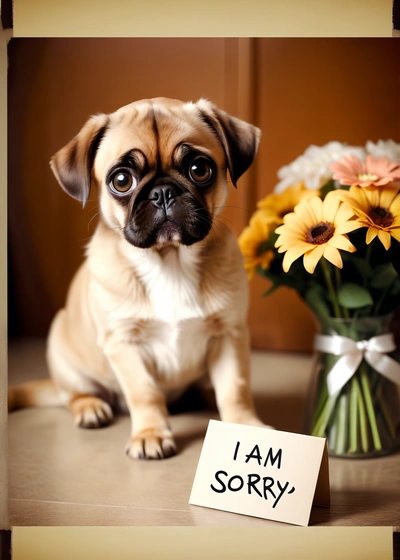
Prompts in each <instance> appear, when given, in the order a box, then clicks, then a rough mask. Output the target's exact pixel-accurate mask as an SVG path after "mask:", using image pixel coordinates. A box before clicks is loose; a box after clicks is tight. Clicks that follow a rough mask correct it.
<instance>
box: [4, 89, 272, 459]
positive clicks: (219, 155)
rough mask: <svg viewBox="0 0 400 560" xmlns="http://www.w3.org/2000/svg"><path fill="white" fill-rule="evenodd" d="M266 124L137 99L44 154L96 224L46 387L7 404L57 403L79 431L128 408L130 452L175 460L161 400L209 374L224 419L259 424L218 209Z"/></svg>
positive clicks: (54, 338) (237, 291)
mask: <svg viewBox="0 0 400 560" xmlns="http://www.w3.org/2000/svg"><path fill="white" fill-rule="evenodd" d="M260 133H261V132H260V130H259V129H258V128H256V127H255V126H253V125H251V124H249V123H246V122H244V121H242V120H240V119H238V118H235V117H233V116H230V115H228V114H227V113H226V112H224V111H222V110H220V109H219V108H217V107H216V106H215V105H214V104H212V103H211V102H210V101H208V100H206V99H200V100H199V101H197V102H195V103H193V102H183V101H178V100H173V99H167V98H155V99H148V100H141V101H136V102H134V103H131V104H129V105H126V106H124V107H122V108H120V109H119V110H117V111H116V112H114V113H111V114H108V115H106V114H98V115H96V116H93V117H91V118H90V119H89V120H88V121H87V122H86V124H85V125H84V126H83V128H82V129H81V131H80V132H79V133H78V134H77V135H76V136H75V137H74V138H73V139H72V140H71V141H70V142H69V143H68V144H67V145H66V146H65V147H63V148H62V149H61V150H59V151H58V152H57V153H56V154H55V155H54V156H53V157H52V159H51V162H50V166H51V169H52V171H53V172H54V175H55V177H56V179H57V180H58V182H59V184H60V185H61V187H62V188H63V189H64V190H65V191H66V192H67V193H68V194H69V195H70V196H72V197H73V198H75V199H77V200H79V201H80V202H81V203H82V204H83V205H85V204H86V202H87V200H88V197H89V193H90V190H91V188H93V187H97V191H98V200H99V213H100V218H99V222H98V225H97V228H96V231H95V233H94V235H93V237H92V238H91V240H90V242H89V244H88V246H87V250H86V259H85V261H84V262H83V264H82V265H81V267H80V268H79V270H78V272H77V273H76V275H75V277H74V279H73V281H72V283H71V286H70V288H69V292H68V295H67V301H66V305H65V307H64V309H62V310H61V311H59V312H58V314H57V315H56V317H55V318H54V320H53V322H52V325H51V327H50V333H49V337H48V344H47V362H48V367H49V371H50V377H51V379H50V380H44V381H33V382H30V383H27V384H24V385H21V386H16V387H11V388H10V390H9V409H10V410H13V409H16V408H21V407H25V406H40V405H64V406H66V407H68V408H69V409H70V411H71V412H72V415H73V419H74V422H75V424H76V425H77V426H80V427H82V428H98V427H102V426H104V425H107V424H108V423H110V422H111V420H112V418H113V414H114V411H115V410H116V409H118V408H121V407H122V408H124V409H125V410H127V411H128V412H129V414H130V417H131V421H132V430H131V435H130V438H129V441H128V444H127V446H126V453H127V454H128V456H129V457H131V458H133V459H163V458H166V457H170V456H172V455H174V454H175V453H176V445H175V442H174V438H173V435H172V433H171V429H170V426H169V423H168V410H167V405H168V404H169V403H170V402H172V401H173V400H174V399H176V398H178V397H179V396H180V395H181V394H182V393H183V391H184V390H185V389H186V388H187V387H189V386H190V385H192V384H194V383H195V382H198V381H199V380H202V379H206V378H208V379H209V380H210V381H211V384H212V386H213V388H214V391H215V397H216V403H217V407H218V412H219V415H220V418H221V420H222V421H226V422H236V423H241V424H247V425H252V426H263V425H264V424H263V423H262V422H261V421H260V420H259V418H258V416H257V414H256V411H255V407H254V404H253V400H252V397H251V393H250V386H249V333H248V329H247V326H246V315H247V307H248V282H247V277H246V273H245V270H244V267H243V260H242V256H241V253H240V250H239V247H238V244H237V241H236V238H235V236H234V235H233V233H232V232H231V231H230V230H229V229H228V228H227V227H226V226H224V225H223V224H222V223H221V221H220V220H218V219H217V218H218V215H219V213H220V211H221V209H222V208H223V206H224V203H225V200H226V197H227V193H228V181H227V172H228V171H229V175H230V178H231V181H232V183H233V184H234V186H236V182H237V180H238V179H239V177H241V175H243V173H244V172H245V171H246V170H247V169H248V168H249V167H250V165H251V164H252V162H253V160H254V158H255V155H256V152H257V149H258V144H259V139H260Z"/></svg>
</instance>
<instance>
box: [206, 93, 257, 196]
mask: <svg viewBox="0 0 400 560" xmlns="http://www.w3.org/2000/svg"><path fill="white" fill-rule="evenodd" d="M196 105H197V107H198V108H199V110H200V114H201V117H202V119H203V120H204V122H205V123H206V124H207V125H208V126H209V127H210V128H211V129H212V130H213V131H214V133H215V134H216V136H217V137H218V139H219V140H220V142H221V144H222V146H223V148H224V150H225V154H226V159H227V164H228V169H229V174H230V176H231V179H232V183H233V185H234V186H235V187H236V182H237V180H238V179H239V177H241V176H242V175H243V173H244V172H245V171H247V169H248V168H249V167H250V165H251V164H252V163H253V161H254V158H255V157H256V153H257V149H258V144H259V142H260V136H261V130H260V129H259V128H257V127H255V126H253V125H252V124H249V123H247V122H245V121H242V120H240V119H237V118H236V117H231V115H228V113H225V111H222V110H221V109H218V107H216V106H215V105H214V104H213V103H210V101H207V100H206V99H200V100H199V101H198V102H197V104H196Z"/></svg>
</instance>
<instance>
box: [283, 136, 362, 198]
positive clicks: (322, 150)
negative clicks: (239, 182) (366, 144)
mask: <svg viewBox="0 0 400 560" xmlns="http://www.w3.org/2000/svg"><path fill="white" fill-rule="evenodd" d="M346 154H354V155H355V156H357V157H358V158H360V159H361V160H362V161H364V159H365V150H364V149H363V148H357V147H355V146H346V144H341V143H340V142H328V144H325V146H314V145H311V146H309V147H308V148H307V150H306V151H305V152H304V154H303V155H302V156H300V157H298V158H297V159H295V160H294V161H293V162H292V163H290V164H289V165H285V166H284V167H281V168H280V169H279V171H278V178H279V179H281V181H280V182H279V183H278V184H277V185H276V187H275V189H274V191H275V192H277V193H280V192H282V191H284V190H285V189H286V188H287V187H289V186H291V185H294V184H296V183H298V182H299V181H303V182H304V184H305V186H306V187H307V188H308V189H311V190H316V189H319V188H321V187H323V186H324V185H325V184H326V183H327V182H328V181H329V180H330V179H332V171H331V170H330V166H331V164H332V163H333V162H335V161H338V160H340V159H342V157H343V156H345V155H346Z"/></svg>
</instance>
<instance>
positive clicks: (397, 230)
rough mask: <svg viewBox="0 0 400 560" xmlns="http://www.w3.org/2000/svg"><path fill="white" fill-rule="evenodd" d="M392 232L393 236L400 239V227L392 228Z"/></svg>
mask: <svg viewBox="0 0 400 560" xmlns="http://www.w3.org/2000/svg"><path fill="white" fill-rule="evenodd" d="M390 233H391V235H392V237H394V238H395V239H397V241H400V227H399V228H394V229H392V230H390Z"/></svg>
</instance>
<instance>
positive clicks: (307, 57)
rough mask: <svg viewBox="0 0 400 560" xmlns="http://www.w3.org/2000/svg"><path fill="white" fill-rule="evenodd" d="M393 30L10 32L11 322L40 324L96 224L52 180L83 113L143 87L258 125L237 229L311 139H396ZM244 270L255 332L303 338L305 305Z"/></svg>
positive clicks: (399, 130) (44, 324)
mask: <svg viewBox="0 0 400 560" xmlns="http://www.w3.org/2000/svg"><path fill="white" fill-rule="evenodd" d="M399 66H400V42H399V41H396V40H393V39H270V38H268V39H223V38H221V39H13V40H12V41H11V43H10V45H9V82H8V83H9V168H8V177H9V195H8V205H9V238H8V239H9V268H8V271H9V272H8V276H9V336H10V338H17V337H44V336H46V334H47V332H48V328H49V325H50V322H51V319H52V317H53V316H54V314H55V313H56V311H57V310H58V309H59V308H60V307H62V306H63V304H64V301H65V296H66V292H67V288H68V285H69V283H70V281H71V279H72V276H73V274H74V272H75V271H76V269H77V268H78V266H79V264H80V262H81V261H82V259H83V252H84V246H85V244H86V243H87V241H88V239H89V238H90V236H91V235H92V234H93V231H94V229H95V226H96V218H94V219H93V220H92V218H93V217H94V216H95V214H96V212H97V210H96V196H95V193H93V194H92V197H91V199H90V201H89V203H88V205H87V207H86V208H85V209H84V210H82V208H81V206H80V204H79V203H78V202H77V201H75V200H73V199H71V198H69V197H68V196H67V195H66V194H65V193H64V192H63V191H62V190H61V188H60V187H59V186H58V184H57V182H56V180H55V178H54V176H53V174H52V173H51V171H50V168H49V164H48V162H49V159H50V157H51V156H52V155H53V154H54V153H55V152H56V151H57V150H58V149H59V148H61V147H62V146H64V145H65V144H66V143H67V142H68V141H69V140H70V139H71V138H72V137H73V136H74V135H75V134H76V133H77V132H78V131H79V129H80V128H81V127H82V125H83V124H84V122H85V121H86V119H87V118H88V117H89V115H91V114H94V113H97V112H112V111H114V110H116V109H118V108H119V107H121V106H122V105H125V104H127V103H130V102H132V101H135V100H138V99H142V98H148V97H158V96H165V97H173V98H177V99H182V100H188V101H189V100H196V99H198V98H199V97H206V98H208V99H210V100H211V101H213V102H214V103H215V104H217V105H218V106H219V107H220V108H222V109H225V110H226V111H228V112H229V113H231V114H233V115H235V116H237V117H239V118H242V119H244V120H247V121H249V122H252V123H253V124H255V125H257V126H258V127H260V128H261V129H262V131H263V136H262V141H261V144H260V149H259V152H258V155H257V158H256V161H255V163H254V165H253V166H252V168H251V169H250V170H249V171H248V172H247V173H246V174H245V176H243V177H242V178H241V179H240V181H239V183H238V190H235V189H234V188H233V187H232V188H231V190H230V195H229V198H228V201H227V204H226V208H225V210H224V212H223V219H224V221H225V222H226V224H227V225H228V226H229V227H230V228H231V229H232V230H233V231H234V233H235V234H236V235H239V234H240V232H241V231H242V229H243V228H244V227H245V225H246V224H247V222H248V220H249V217H250V216H251V214H252V212H253V211H254V209H255V206H256V202H257V200H259V199H260V198H262V197H264V196H266V195H267V194H268V193H270V192H272V190H273V188H274V186H275V185H276V183H277V182H278V179H277V177H276V173H277V171H278V169H279V168H280V167H282V166H283V165H286V164H288V163H290V162H291V161H293V160H294V159H295V158H296V157H298V156H299V155H300V154H302V153H303V152H304V150H305V149H306V148H307V147H308V146H309V145H310V144H317V145H323V144H325V143H327V142H329V141H331V140H338V141H340V142H347V143H349V144H352V145H364V144H365V142H366V140H372V141H374V142H376V141H377V140H379V139H384V140H386V139H388V138H391V139H393V140H395V141H397V142H399V141H400V127H399V125H400V121H399V116H400V110H399V104H400V95H399V93H400V87H399V77H400V72H399V70H400V68H399ZM268 287H269V284H268V283H267V281H266V280H265V279H261V278H258V277H256V278H254V280H252V282H251V302H250V309H249V325H250V330H251V340H252V346H253V347H254V348H264V349H271V350H290V351H310V350H311V345H312V337H313V334H314V322H313V318H312V316H311V314H310V312H309V311H308V309H307V308H306V306H305V305H304V304H303V303H302V302H301V301H300V299H299V298H298V296H297V295H296V294H295V293H294V292H292V291H290V290H289V289H287V288H281V289H280V290H278V291H276V292H275V293H274V294H273V295H272V296H270V297H268V298H262V294H263V293H264V292H265V291H266V290H267V289H268Z"/></svg>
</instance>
